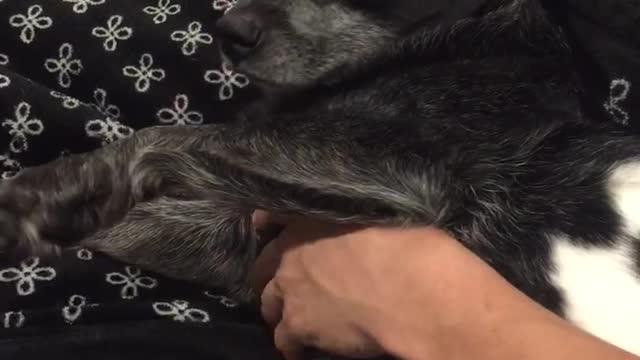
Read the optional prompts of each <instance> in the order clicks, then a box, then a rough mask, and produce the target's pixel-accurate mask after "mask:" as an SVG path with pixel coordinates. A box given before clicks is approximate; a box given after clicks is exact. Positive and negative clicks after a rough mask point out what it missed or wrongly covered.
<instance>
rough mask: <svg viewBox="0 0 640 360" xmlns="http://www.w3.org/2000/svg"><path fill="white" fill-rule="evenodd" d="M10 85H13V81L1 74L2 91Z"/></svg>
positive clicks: (0, 86) (0, 85)
mask: <svg viewBox="0 0 640 360" xmlns="http://www.w3.org/2000/svg"><path fill="white" fill-rule="evenodd" d="M9 85H11V79H10V78H9V77H8V76H6V75H3V74H0V89H2V88H6V87H7V86H9Z"/></svg>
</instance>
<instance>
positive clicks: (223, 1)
mask: <svg viewBox="0 0 640 360" xmlns="http://www.w3.org/2000/svg"><path fill="white" fill-rule="evenodd" d="M237 2H238V0H213V9H214V10H218V11H224V12H225V13H226V12H227V11H229V10H231V9H233V7H234V6H235V4H236V3H237Z"/></svg>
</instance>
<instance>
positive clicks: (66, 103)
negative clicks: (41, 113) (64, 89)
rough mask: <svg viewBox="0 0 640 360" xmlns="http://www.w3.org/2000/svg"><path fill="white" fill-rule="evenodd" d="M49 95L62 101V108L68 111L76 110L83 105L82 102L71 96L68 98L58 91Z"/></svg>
mask: <svg viewBox="0 0 640 360" xmlns="http://www.w3.org/2000/svg"><path fill="white" fill-rule="evenodd" d="M49 95H51V96H53V97H54V98H56V99H61V100H62V106H63V107H65V108H66V109H76V108H78V106H80V104H81V102H80V100H78V99H76V98H73V97H71V96H67V95H65V94H63V93H59V92H57V91H51V92H50V93H49Z"/></svg>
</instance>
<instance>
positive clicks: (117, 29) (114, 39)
mask: <svg viewBox="0 0 640 360" xmlns="http://www.w3.org/2000/svg"><path fill="white" fill-rule="evenodd" d="M122 20H123V18H122V16H120V15H114V16H112V17H110V18H109V20H108V21H107V27H106V28H104V27H95V28H93V30H92V31H91V34H93V36H96V37H99V38H104V39H105V40H104V43H103V44H102V46H103V47H104V49H105V50H107V51H115V50H116V48H117V47H118V40H128V39H129V38H131V35H133V30H132V29H131V28H130V27H127V26H121V25H122Z"/></svg>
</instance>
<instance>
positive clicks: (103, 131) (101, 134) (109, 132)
mask: <svg viewBox="0 0 640 360" xmlns="http://www.w3.org/2000/svg"><path fill="white" fill-rule="evenodd" d="M84 130H85V132H86V133H87V135H88V136H89V137H92V138H97V139H100V140H102V145H108V144H111V143H112V142H114V141H116V140H120V139H126V138H128V137H130V136H131V135H133V133H134V130H133V129H132V128H130V127H128V126H126V125H124V124H122V123H120V122H119V121H118V120H115V119H112V118H109V117H108V118H106V119H104V120H103V119H95V120H90V121H88V122H87V124H86V125H85V127H84Z"/></svg>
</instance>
